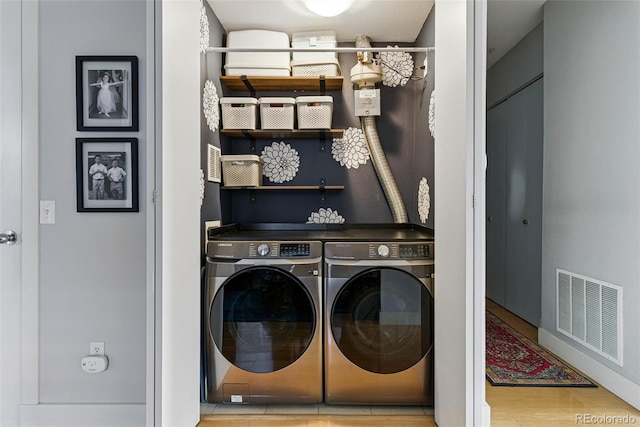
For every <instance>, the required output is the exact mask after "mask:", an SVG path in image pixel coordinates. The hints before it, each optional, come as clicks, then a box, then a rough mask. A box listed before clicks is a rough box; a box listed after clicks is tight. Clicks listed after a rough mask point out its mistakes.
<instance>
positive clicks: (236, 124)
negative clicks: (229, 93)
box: [220, 98, 258, 129]
mask: <svg viewBox="0 0 640 427" xmlns="http://www.w3.org/2000/svg"><path fill="white" fill-rule="evenodd" d="M257 104H258V100H257V99H255V98H222V99H220V106H221V108H222V128H223V129H255V128H256V119H257V117H258V110H257V108H258V107H257Z"/></svg>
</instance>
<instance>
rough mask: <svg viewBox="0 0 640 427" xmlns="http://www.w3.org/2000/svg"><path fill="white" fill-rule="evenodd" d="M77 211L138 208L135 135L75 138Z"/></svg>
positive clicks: (114, 210)
mask: <svg viewBox="0 0 640 427" xmlns="http://www.w3.org/2000/svg"><path fill="white" fill-rule="evenodd" d="M76 190H77V191H76V192H77V208H78V212H139V205H138V139H137V138H77V139H76Z"/></svg>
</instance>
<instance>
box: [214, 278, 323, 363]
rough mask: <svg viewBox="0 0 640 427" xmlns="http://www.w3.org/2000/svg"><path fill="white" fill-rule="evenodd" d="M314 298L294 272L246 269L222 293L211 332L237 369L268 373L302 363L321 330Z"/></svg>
mask: <svg viewBox="0 0 640 427" xmlns="http://www.w3.org/2000/svg"><path fill="white" fill-rule="evenodd" d="M316 323H317V313H316V309H315V306H314V301H313V298H312V296H311V295H310V293H309V291H308V290H307V289H306V287H305V286H304V285H303V284H302V282H301V281H300V280H298V279H297V278H296V277H295V276H293V275H292V274H291V273H289V272H287V271H284V270H282V269H280V268H276V267H271V266H258V267H251V268H246V269H243V270H241V271H239V272H237V273H236V274H234V275H233V276H231V277H229V278H228V279H227V280H226V281H225V282H224V284H223V285H222V286H221V287H220V288H219V289H218V291H217V293H216V295H215V297H214V299H213V303H212V304H211V309H210V312H209V328H210V331H211V336H212V339H213V341H214V343H215V345H216V347H217V348H218V350H219V351H220V353H221V354H222V355H223V356H224V357H225V358H226V359H227V360H228V361H229V362H230V363H231V364H232V365H234V366H236V367H238V368H240V369H242V370H244V371H248V372H252V373H268V372H275V371H278V370H280V369H283V368H285V367H287V366H289V365H291V364H293V363H294V362H296V361H297V360H298V359H299V358H300V357H301V356H302V355H303V354H304V353H305V351H307V349H308V348H309V346H310V345H311V343H312V340H313V337H314V333H315V331H316V328H317V325H316Z"/></svg>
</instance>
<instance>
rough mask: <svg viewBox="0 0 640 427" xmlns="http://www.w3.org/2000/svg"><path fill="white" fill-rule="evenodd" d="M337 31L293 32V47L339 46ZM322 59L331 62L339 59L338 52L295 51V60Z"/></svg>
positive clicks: (331, 47)
mask: <svg viewBox="0 0 640 427" xmlns="http://www.w3.org/2000/svg"><path fill="white" fill-rule="evenodd" d="M337 45H338V44H337V43H336V32H335V31H312V32H305V33H293V34H292V36H291V47H296V48H323V49H333V48H335V47H336V46H337ZM309 59H320V61H321V62H329V61H331V60H332V59H338V53H337V52H293V60H294V61H301V60H309Z"/></svg>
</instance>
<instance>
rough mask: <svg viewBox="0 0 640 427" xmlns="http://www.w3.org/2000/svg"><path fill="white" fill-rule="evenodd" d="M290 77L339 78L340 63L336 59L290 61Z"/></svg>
mask: <svg viewBox="0 0 640 427" xmlns="http://www.w3.org/2000/svg"><path fill="white" fill-rule="evenodd" d="M291 75H293V76H296V77H317V76H328V77H332V76H339V75H340V63H339V62H338V60H337V59H328V60H327V59H323V58H314V59H305V60H300V61H291Z"/></svg>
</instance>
